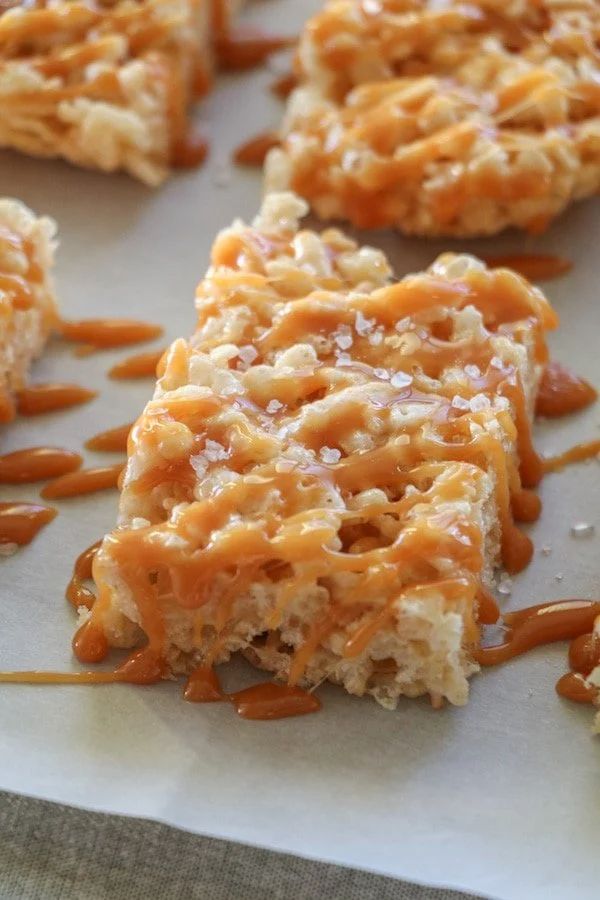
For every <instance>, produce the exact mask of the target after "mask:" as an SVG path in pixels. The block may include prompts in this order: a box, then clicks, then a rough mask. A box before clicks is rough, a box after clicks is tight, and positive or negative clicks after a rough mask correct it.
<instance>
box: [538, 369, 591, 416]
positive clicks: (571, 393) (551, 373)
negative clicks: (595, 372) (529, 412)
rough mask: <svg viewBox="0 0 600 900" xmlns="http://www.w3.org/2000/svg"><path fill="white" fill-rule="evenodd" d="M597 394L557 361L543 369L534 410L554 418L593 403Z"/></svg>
mask: <svg viewBox="0 0 600 900" xmlns="http://www.w3.org/2000/svg"><path fill="white" fill-rule="evenodd" d="M597 396H598V393H597V391H596V389H595V388H593V387H592V385H591V384H589V382H587V381H586V380H585V379H584V378H580V377H579V375H575V373H574V372H572V371H571V370H570V369H567V368H566V367H565V366H563V365H561V364H560V363H557V362H550V363H548V365H547V366H546V368H545V369H544V374H543V375H542V380H541V383H540V387H539V391H538V395H537V399H536V405H535V411H536V413H537V415H538V416H547V417H549V418H554V417H556V416H564V415H568V414H569V413H573V412H577V410H579V409H584V408H585V407H586V406H589V405H590V403H593V402H594V401H595V400H596V398H597Z"/></svg>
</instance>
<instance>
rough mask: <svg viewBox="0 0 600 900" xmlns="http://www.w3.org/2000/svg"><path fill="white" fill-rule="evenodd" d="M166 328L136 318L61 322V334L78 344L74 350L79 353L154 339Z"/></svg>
mask: <svg viewBox="0 0 600 900" xmlns="http://www.w3.org/2000/svg"><path fill="white" fill-rule="evenodd" d="M163 330H164V329H163V328H162V326H160V325H151V324H150V323H149V322H139V321H137V320H135V319H83V320H81V321H79V322H67V321H62V322H61V323H60V333H61V335H62V337H63V338H64V339H65V340H67V341H72V342H74V343H77V344H79V347H78V348H77V349H76V351H75V352H76V353H77V355H78V356H83V355H87V354H89V353H93V352H94V351H96V350H109V349H114V348H116V347H127V346H129V345H130V344H141V343H143V342H144V341H151V340H153V339H154V338H157V337H160V335H161V334H162V333H163Z"/></svg>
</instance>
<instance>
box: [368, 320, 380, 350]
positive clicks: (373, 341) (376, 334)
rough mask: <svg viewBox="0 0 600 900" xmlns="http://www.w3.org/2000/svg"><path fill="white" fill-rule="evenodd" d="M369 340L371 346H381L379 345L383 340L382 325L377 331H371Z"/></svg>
mask: <svg viewBox="0 0 600 900" xmlns="http://www.w3.org/2000/svg"><path fill="white" fill-rule="evenodd" d="M367 340H368V342H369V343H370V345H371V347H379V345H380V344H381V343H382V342H383V328H382V327H381V325H380V326H379V327H378V328H377V329H376V330H375V331H372V332H371V333H370V335H369V336H368V338H367Z"/></svg>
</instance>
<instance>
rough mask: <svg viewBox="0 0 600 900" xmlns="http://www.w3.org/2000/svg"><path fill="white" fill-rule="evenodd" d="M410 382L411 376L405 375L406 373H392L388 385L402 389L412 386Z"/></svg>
mask: <svg viewBox="0 0 600 900" xmlns="http://www.w3.org/2000/svg"><path fill="white" fill-rule="evenodd" d="M412 380H413V379H412V375H407V374H406V372H394V374H393V375H392V377H391V378H390V384H391V385H392V387H395V388H403V387H408V386H409V384H412Z"/></svg>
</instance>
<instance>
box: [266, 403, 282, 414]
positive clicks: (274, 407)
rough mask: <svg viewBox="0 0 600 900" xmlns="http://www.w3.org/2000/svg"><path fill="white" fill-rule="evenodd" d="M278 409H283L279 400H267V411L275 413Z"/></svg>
mask: <svg viewBox="0 0 600 900" xmlns="http://www.w3.org/2000/svg"><path fill="white" fill-rule="evenodd" d="M279 409H283V403H280V402H279V400H269V402H268V403H267V412H268V413H271V414H272V413H276V412H277V411H278V410H279Z"/></svg>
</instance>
